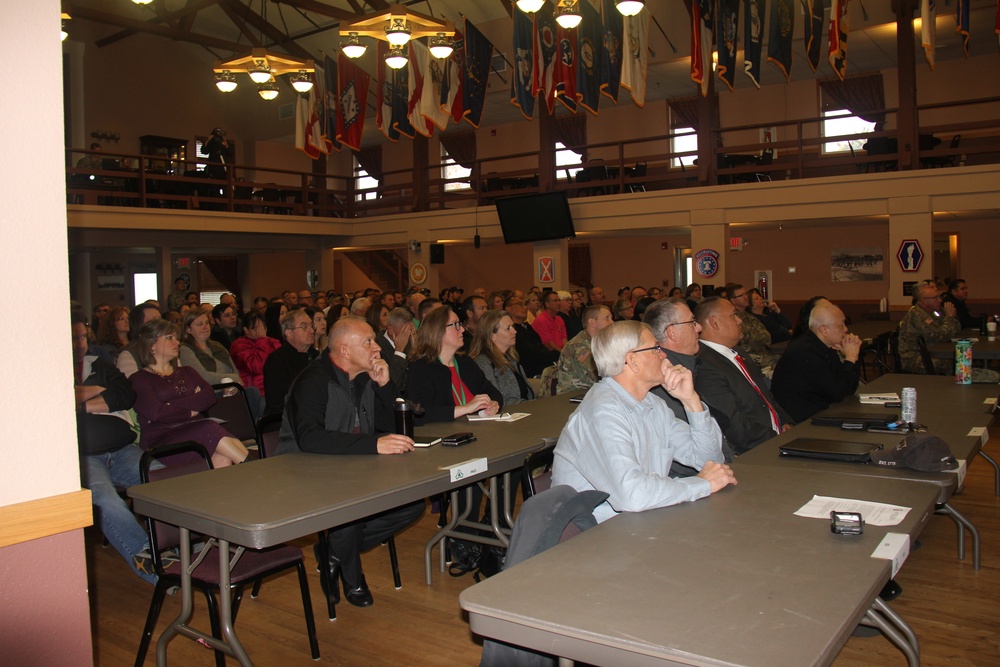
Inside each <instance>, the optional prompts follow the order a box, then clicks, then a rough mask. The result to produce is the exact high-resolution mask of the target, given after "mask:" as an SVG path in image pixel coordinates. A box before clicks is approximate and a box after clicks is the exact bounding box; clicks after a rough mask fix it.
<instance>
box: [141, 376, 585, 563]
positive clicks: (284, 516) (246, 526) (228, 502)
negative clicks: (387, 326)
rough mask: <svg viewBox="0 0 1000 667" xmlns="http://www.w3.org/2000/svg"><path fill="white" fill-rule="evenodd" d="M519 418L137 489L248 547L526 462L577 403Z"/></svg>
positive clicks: (153, 502)
mask: <svg viewBox="0 0 1000 667" xmlns="http://www.w3.org/2000/svg"><path fill="white" fill-rule="evenodd" d="M517 407H518V411H519V412H528V413H530V414H531V416H530V417H527V418H525V419H522V420H519V421H516V422H512V423H497V422H468V421H465V420H460V421H455V422H449V423H442V424H433V425H428V426H424V427H421V428H420V429H418V432H421V433H434V434H438V435H448V434H449V433H454V432H456V431H472V432H474V433H475V434H476V436H477V438H478V440H477V441H476V442H473V443H471V444H468V445H465V446H463V447H443V446H441V445H435V446H433V447H429V448H425V449H424V448H421V449H417V450H416V451H413V452H410V453H408V454H404V455H398V456H378V455H367V456H326V455H322V454H302V453H296V454H285V455H283V456H276V457H273V458H270V459H264V460H260V461H252V462H249V463H245V464H243V465H239V466H232V467H229V468H221V469H219V470H209V471H205V472H200V473H196V474H193V475H185V476H183V477H176V478H173V479H166V480H162V481H157V482H151V483H149V484H142V485H139V486H134V487H132V488H130V489H129V495H130V496H131V497H132V499H133V503H134V506H135V510H136V511H137V512H139V513H141V514H144V515H146V516H150V517H153V518H155V519H160V520H163V521H167V522H169V523H172V524H175V525H180V526H184V527H186V528H190V529H192V530H195V531H197V532H200V533H203V534H206V535H211V536H213V537H219V538H222V539H226V540H229V541H230V542H233V543H236V544H242V545H244V546H249V547H255V548H261V547H266V546H271V545H274V544H280V543H281V542H285V541H287V540H290V539H295V538H297V537H301V536H303V535H307V534H309V533H313V532H316V531H318V530H325V529H327V528H331V527H333V526H337V525H340V524H343V523H347V522H349V521H354V520H356V519H360V518H363V517H366V516H370V515H372V514H375V513H377V512H381V511H384V510H387V509H392V508H393V507H398V506H400V505H403V504H405V503H409V502H413V501H416V500H420V499H421V498H426V497H428V496H431V495H434V494H437V493H442V492H445V491H448V490H450V489H452V488H454V487H457V486H464V485H466V484H468V483H470V482H473V481H476V480H479V479H483V478H486V477H490V476H494V475H498V474H501V473H504V472H507V471H510V470H514V469H515V468H518V467H519V466H520V465H521V464H522V462H523V461H524V457H525V456H527V454H529V453H530V452H532V451H534V450H536V449H538V447H539V446H540V445H541V441H542V438H543V437H550V436H551V437H556V436H558V435H559V432H560V431H561V430H562V427H563V424H565V423H566V420H567V419H568V418H569V415H570V413H571V412H572V411H573V409H574V408H575V404H572V403H570V402H569V398H568V396H555V397H550V398H545V399H540V400H537V401H532V402H530V403H525V404H523V405H520V406H517ZM481 457H485V458H487V459H488V471H486V472H484V473H481V474H479V475H476V476H471V477H466V478H465V479H463V480H461V481H460V482H455V483H452V482H451V481H450V480H449V473H448V470H447V468H448V467H450V466H454V465H455V464H458V463H461V462H464V461H468V460H469V459H476V458H481Z"/></svg>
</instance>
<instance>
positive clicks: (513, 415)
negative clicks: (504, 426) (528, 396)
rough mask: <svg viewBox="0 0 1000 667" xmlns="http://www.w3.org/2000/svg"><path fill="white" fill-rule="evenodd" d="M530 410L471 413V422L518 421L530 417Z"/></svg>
mask: <svg viewBox="0 0 1000 667" xmlns="http://www.w3.org/2000/svg"><path fill="white" fill-rule="evenodd" d="M530 416H531V413H530V412H504V413H503V414H497V415H469V421H470V422H516V421H517V420H518V419H524V418H525V417H530Z"/></svg>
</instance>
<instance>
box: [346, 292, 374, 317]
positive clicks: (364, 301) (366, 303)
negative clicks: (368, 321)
mask: <svg viewBox="0 0 1000 667" xmlns="http://www.w3.org/2000/svg"><path fill="white" fill-rule="evenodd" d="M371 307H372V300H371V299H369V298H368V297H366V296H363V297H361V298H360V299H357V300H355V301H354V303H352V304H351V315H358V316H359V317H363V316H364V314H365V312H366V311H367V310H368V309H369V308H371Z"/></svg>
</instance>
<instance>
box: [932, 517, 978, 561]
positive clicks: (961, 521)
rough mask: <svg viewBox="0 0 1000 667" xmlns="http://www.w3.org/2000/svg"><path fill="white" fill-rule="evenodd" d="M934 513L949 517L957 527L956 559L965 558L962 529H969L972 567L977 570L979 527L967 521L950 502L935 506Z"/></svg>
mask: <svg viewBox="0 0 1000 667" xmlns="http://www.w3.org/2000/svg"><path fill="white" fill-rule="evenodd" d="M934 513H935V514H944V515H946V516H949V517H951V520H952V521H954V522H955V525H956V526H957V527H958V559H959V560H965V532H964V531H963V530H962V529H963V527H964V528H965V529H966V530H968V531H969V534H970V535H972V569H973V570H979V566H980V560H981V559H980V555H981V553H980V543H979V529H978V528H976V526H975V525H974V524H973V523H972V522H971V521H969V520H968V519H967V518H965V516H964V515H963V514H962V513H961V512H959V511H958V510H957V509H955V508H954V507H952V505H951V504H950V503H942V504H940V505H938V506H937V509H936V510H935V512H934Z"/></svg>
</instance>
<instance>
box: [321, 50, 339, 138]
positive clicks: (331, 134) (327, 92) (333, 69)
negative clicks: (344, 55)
mask: <svg viewBox="0 0 1000 667" xmlns="http://www.w3.org/2000/svg"><path fill="white" fill-rule="evenodd" d="M323 84H324V85H323V96H322V99H323V134H325V135H326V138H327V139H329V140H330V143H331V145H332V146H333V150H335V151H340V142H339V141H337V91H338V90H340V87H339V86H338V85H337V63H335V62H334V61H333V58H331V57H330V56H328V55H324V56H323Z"/></svg>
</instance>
